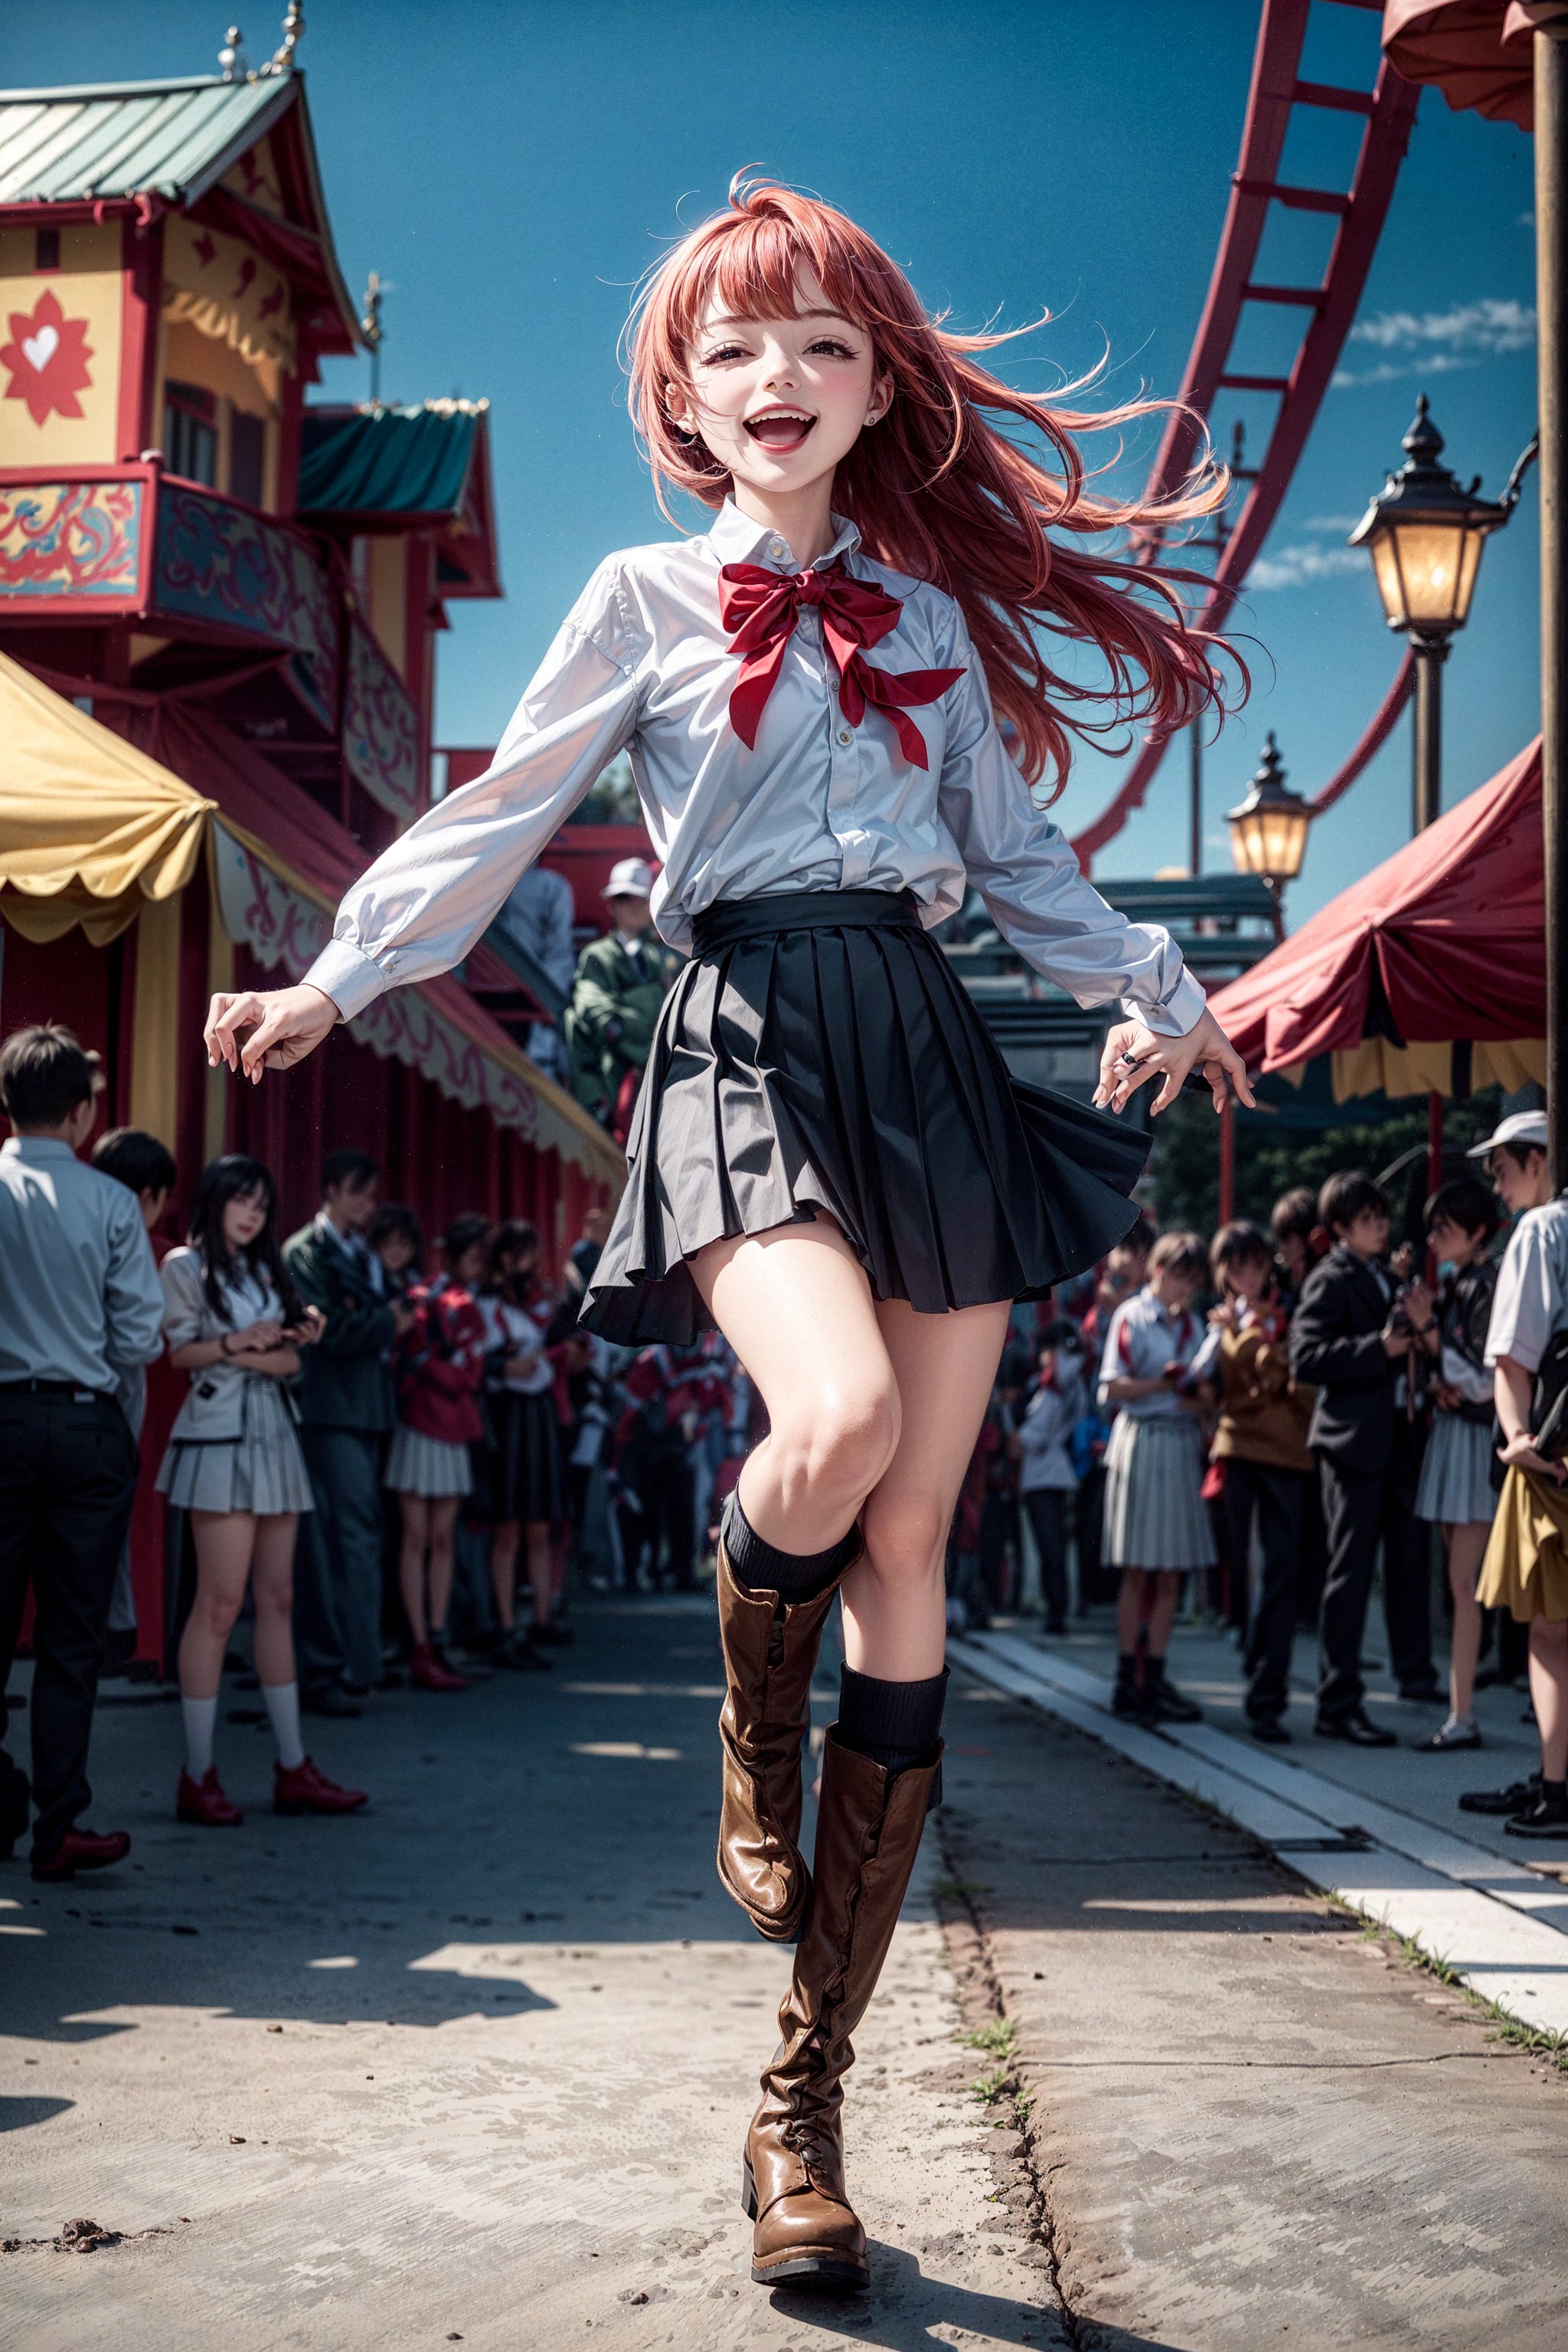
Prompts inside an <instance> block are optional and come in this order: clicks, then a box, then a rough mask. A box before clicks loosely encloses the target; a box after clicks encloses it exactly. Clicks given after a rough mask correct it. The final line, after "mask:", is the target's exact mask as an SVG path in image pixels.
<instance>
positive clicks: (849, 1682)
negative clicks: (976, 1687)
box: [834, 1666, 947, 1772]
mask: <svg viewBox="0 0 1568 2352" xmlns="http://www.w3.org/2000/svg"><path fill="white" fill-rule="evenodd" d="M946 1698H947V1668H946V1667H945V1666H943V1668H942V1672H941V1674H940V1675H931V1676H930V1677H929V1678H928V1679H927V1680H926V1681H925V1682H920V1683H884V1682H879V1681H878V1680H877V1677H876V1676H875V1675H858V1674H857V1673H856V1671H855V1669H854V1667H853V1666H840V1668H839V1670H838V1721H837V1725H836V1727H835V1730H834V1737H835V1738H837V1742H838V1744H839V1746H840V1747H841V1748H853V1749H854V1751H855V1753H856V1755H857V1756H868V1757H869V1758H870V1759H871V1761H872V1763H873V1764H879V1765H880V1766H881V1767H882V1769H883V1770H884V1771H885V1772H906V1771H908V1770H909V1769H910V1767H911V1766H912V1765H916V1764H929V1763H930V1762H931V1750H932V1749H933V1748H935V1746H936V1743H937V1735H938V1733H939V1732H940V1731H941V1729H942V1706H943V1704H944V1702H945V1701H946Z"/></svg>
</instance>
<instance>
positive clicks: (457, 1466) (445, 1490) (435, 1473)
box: [381, 1422, 474, 1501]
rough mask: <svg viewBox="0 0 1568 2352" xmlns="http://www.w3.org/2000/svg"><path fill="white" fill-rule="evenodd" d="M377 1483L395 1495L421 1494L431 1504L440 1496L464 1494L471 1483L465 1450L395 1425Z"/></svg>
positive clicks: (442, 1440) (443, 1438)
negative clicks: (384, 1467)
mask: <svg viewBox="0 0 1568 2352" xmlns="http://www.w3.org/2000/svg"><path fill="white" fill-rule="evenodd" d="M381 1483H382V1485H383V1486H390V1487H391V1488H392V1490H393V1492H394V1493H395V1494H397V1495H424V1496H427V1497H428V1498H429V1499H430V1500H432V1501H437V1500H439V1498H440V1497H441V1496H444V1495H467V1494H468V1493H470V1492H471V1491H472V1488H473V1484H474V1474H473V1469H472V1467H471V1465H470V1464H469V1461H468V1447H467V1446H466V1445H456V1444H453V1443H452V1442H451V1440H450V1439H449V1438H445V1437H426V1435H425V1434H424V1433H423V1432H422V1431H420V1430H417V1429H409V1428H408V1427H406V1426H405V1423H402V1422H399V1423H398V1424H397V1428H396V1431H395V1434H394V1436H393V1440H392V1445H391V1449H390V1451H389V1452H388V1454H387V1457H386V1472H385V1475H384V1477H383V1479H382V1482H381Z"/></svg>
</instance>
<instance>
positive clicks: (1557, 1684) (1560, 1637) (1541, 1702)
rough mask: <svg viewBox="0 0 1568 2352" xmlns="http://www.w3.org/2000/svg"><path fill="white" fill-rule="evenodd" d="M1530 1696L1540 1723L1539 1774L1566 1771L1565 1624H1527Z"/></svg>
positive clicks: (1552, 1776) (1550, 1776)
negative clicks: (1528, 1634) (1528, 1626)
mask: <svg viewBox="0 0 1568 2352" xmlns="http://www.w3.org/2000/svg"><path fill="white" fill-rule="evenodd" d="M1530 1696H1531V1698H1532V1699H1533V1701H1534V1702H1535V1720H1536V1722H1537V1723H1538V1724H1539V1725H1540V1726H1541V1774H1542V1780H1562V1779H1563V1775H1564V1772H1565V1771H1568V1625H1560V1624H1554V1623H1553V1622H1552V1620H1551V1619H1550V1618H1547V1617H1534V1618H1532V1619H1531V1625H1530Z"/></svg>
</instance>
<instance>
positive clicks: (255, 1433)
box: [156, 1373, 316, 1518]
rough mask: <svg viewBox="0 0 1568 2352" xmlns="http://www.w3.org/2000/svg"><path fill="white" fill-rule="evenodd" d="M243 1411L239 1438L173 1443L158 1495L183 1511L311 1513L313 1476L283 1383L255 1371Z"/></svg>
mask: <svg viewBox="0 0 1568 2352" xmlns="http://www.w3.org/2000/svg"><path fill="white" fill-rule="evenodd" d="M242 1410H243V1413H244V1420H243V1423H242V1425H241V1429H240V1433H239V1435H238V1436H237V1437H228V1438H220V1439H218V1440H217V1441H216V1443H214V1444H199V1445H196V1444H191V1443H190V1442H189V1441H188V1440H186V1439H184V1438H176V1439H174V1440H172V1441H171V1443H170V1444H169V1448H168V1451H167V1453H166V1454H164V1456H163V1462H162V1464H161V1465H159V1470H158V1476H157V1482H156V1483H157V1488H158V1492H159V1494H160V1495H162V1496H164V1497H165V1499H166V1500H167V1501H168V1502H169V1503H171V1504H172V1505H173V1506H174V1508H175V1509H176V1510H180V1511H255V1512H256V1513H257V1514H258V1516H259V1517H263V1518H271V1517H277V1516H278V1515H279V1514H280V1513H282V1512H285V1511H313V1510H314V1509H315V1507H316V1498H315V1496H314V1495H313V1494H312V1493H311V1491H310V1472H309V1471H308V1470H307V1469H306V1467H305V1457H304V1454H302V1453H301V1452H300V1440H299V1436H298V1434H297V1433H296V1431H295V1428H294V1421H293V1416H292V1415H291V1413H290V1412H289V1407H288V1404H287V1402H286V1401H285V1399H284V1395H283V1391H282V1389H281V1388H280V1387H279V1383H278V1382H277V1381H269V1380H268V1379H267V1377H266V1376H265V1374H262V1373H253V1374H252V1375H251V1377H250V1378H249V1379H248V1380H247V1381H246V1383H245V1397H244V1403H243V1407H242Z"/></svg>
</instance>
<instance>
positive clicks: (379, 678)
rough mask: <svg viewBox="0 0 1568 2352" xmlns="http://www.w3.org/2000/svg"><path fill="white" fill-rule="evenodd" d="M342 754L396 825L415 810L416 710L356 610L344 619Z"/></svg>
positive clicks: (417, 726)
mask: <svg viewBox="0 0 1568 2352" xmlns="http://www.w3.org/2000/svg"><path fill="white" fill-rule="evenodd" d="M343 757H344V759H345V760H346V761H348V764H349V771H350V772H351V774H353V775H354V776H357V777H358V779H359V781H360V782H361V783H362V784H363V786H364V788H365V790H366V792H367V793H369V794H370V795H371V798H372V799H373V800H376V801H379V802H380V803H381V805H382V807H383V808H384V809H389V810H390V811H391V813H392V814H393V815H394V816H395V817H396V818H397V819H398V820H399V821H400V822H401V823H402V824H409V823H410V822H411V821H412V820H413V819H414V818H415V817H416V816H417V815H418V814H419V718H418V713H417V712H416V709H415V708H414V705H413V703H412V702H411V701H410V699H409V698H408V695H407V693H406V692H405V688H404V685H403V681H402V679H401V678H400V677H398V675H397V672H396V671H395V669H394V668H393V667H392V664H391V663H390V662H389V661H388V660H387V658H386V656H385V655H384V653H383V652H382V650H381V647H380V646H379V645H378V644H377V643H376V641H375V639H374V636H373V635H371V632H370V631H369V629H367V628H366V626H365V625H364V623H363V621H362V620H361V619H360V618H359V616H358V614H355V615H354V617H353V620H351V622H350V623H349V643H348V667H347V675H346V676H345V677H344V680H343Z"/></svg>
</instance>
